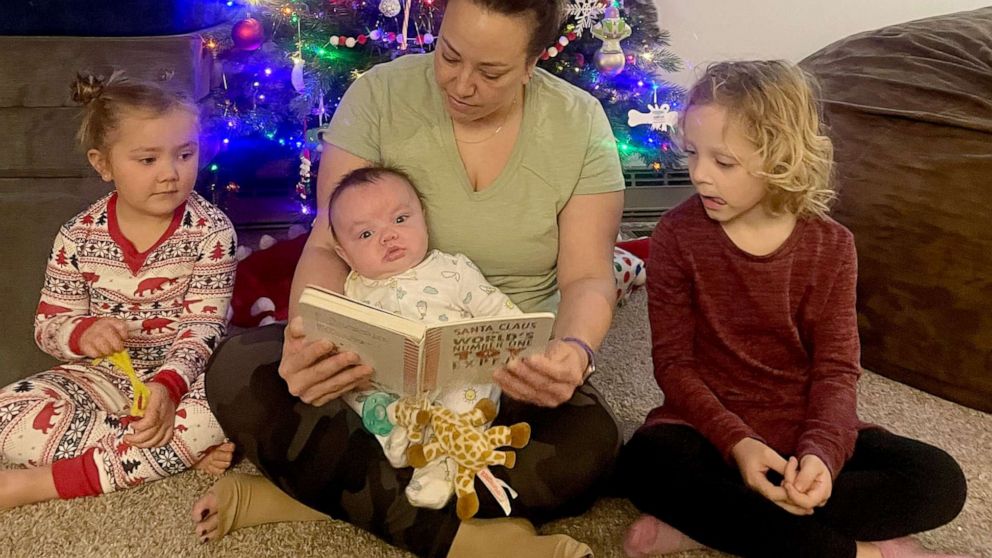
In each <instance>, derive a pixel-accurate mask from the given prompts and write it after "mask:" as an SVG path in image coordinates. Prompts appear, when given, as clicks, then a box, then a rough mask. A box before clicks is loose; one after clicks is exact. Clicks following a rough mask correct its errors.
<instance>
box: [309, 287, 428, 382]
mask: <svg viewBox="0 0 992 558" xmlns="http://www.w3.org/2000/svg"><path fill="white" fill-rule="evenodd" d="M308 293H309V294H313V293H310V292H309V291H304V296H301V297H300V307H299V308H300V315H301V316H302V317H303V328H304V331H305V332H306V335H307V337H308V338H311V339H320V338H324V339H329V340H330V341H332V342H334V343H335V344H336V345H337V346H338V348H339V350H340V351H353V352H356V353H358V354H359V356H361V358H362V362H363V363H364V364H367V365H369V366H371V367H372V369H373V370H375V373H374V374H373V376H372V381H373V383H374V384H376V389H380V390H382V391H387V392H390V393H395V394H399V395H403V394H413V393H417V369H418V366H419V362H420V358H421V355H420V339H419V338H414V337H410V336H407V335H404V334H402V333H399V332H396V331H392V330H390V329H387V328H385V327H378V326H376V325H373V324H370V323H368V322H366V321H364V319H367V318H368V316H367V315H362V316H353V315H350V314H348V312H349V311H350V310H349V309H348V308H347V307H342V306H338V305H328V304H326V302H327V301H326V300H324V301H321V300H316V299H315V298H314V297H312V296H307V295H308ZM342 298H343V297H342ZM396 318H399V317H398V316H396ZM399 319H403V318H399Z"/></svg>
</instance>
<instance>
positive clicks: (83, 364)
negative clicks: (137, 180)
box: [0, 193, 236, 497]
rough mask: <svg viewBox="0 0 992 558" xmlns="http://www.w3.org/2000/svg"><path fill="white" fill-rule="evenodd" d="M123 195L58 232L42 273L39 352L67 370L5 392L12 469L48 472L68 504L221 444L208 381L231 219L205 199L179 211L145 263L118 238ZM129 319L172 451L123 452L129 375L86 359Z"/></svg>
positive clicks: (227, 287) (137, 357)
mask: <svg viewBox="0 0 992 558" xmlns="http://www.w3.org/2000/svg"><path fill="white" fill-rule="evenodd" d="M115 208H116V194H110V195H108V196H105V197H104V198H102V199H101V200H99V201H97V202H96V203H94V204H93V205H92V206H90V207H89V208H88V209H87V210H85V211H83V212H82V213H80V214H79V215H77V216H76V217H74V218H73V219H72V220H70V221H69V222H68V223H66V224H65V225H63V226H62V228H61V230H60V231H59V234H58V236H57V238H56V240H55V245H54V247H53V248H52V253H51V255H50V257H49V260H48V264H47V267H46V270H45V283H44V287H43V288H42V291H41V301H40V303H39V304H38V310H37V314H36V316H35V328H34V329H35V341H36V342H37V344H38V346H39V347H40V348H41V349H42V350H43V351H45V352H46V353H48V354H50V355H52V356H53V357H55V358H57V359H59V360H60V361H62V363H63V364H60V365H58V366H55V367H54V368H51V369H49V370H46V371H44V372H41V373H38V374H35V375H33V376H30V377H28V378H26V379H24V380H21V381H19V382H16V383H14V384H11V385H9V386H7V387H5V388H3V390H0V451H2V452H3V457H4V459H5V460H6V461H8V462H12V463H19V464H24V465H29V466H39V465H47V464H52V465H53V475H54V477H55V484H56V488H57V489H58V491H59V495H60V496H62V497H74V496H83V495H92V494H99V493H106V492H112V491H114V490H119V489H122V488H127V487H130V486H135V485H138V484H140V483H142V482H148V481H152V480H158V479H160V478H163V477H166V476H169V475H172V474H176V473H179V472H181V471H183V470H185V469H187V468H189V467H190V466H191V465H193V464H194V463H196V462H197V461H198V460H199V459H200V458H201V457H202V456H203V455H204V454H205V453H206V452H207V451H209V450H210V449H211V448H212V447H214V446H216V445H218V444H220V443H222V442H223V441H224V434H223V432H222V431H221V428H220V426H219V425H218V424H217V421H216V420H215V419H214V417H213V415H212V414H211V413H210V409H209V407H208V406H207V402H206V397H205V395H204V390H203V372H204V369H205V367H206V364H207V361H208V359H209V357H210V354H211V352H212V351H213V349H214V347H215V346H216V345H217V344H218V342H219V341H220V339H221V337H222V336H223V334H224V330H225V328H226V314H227V309H228V305H229V303H230V300H231V294H232V291H233V288H234V272H235V266H236V260H235V257H234V253H235V248H236V240H235V233H234V228H233V226H232V225H231V222H230V220H228V218H227V217H226V216H225V215H224V214H223V213H222V212H221V211H220V210H218V209H217V208H215V207H214V206H212V205H210V204H209V203H207V201H206V200H204V199H203V198H202V197H200V196H199V195H198V194H195V193H194V194H191V195H190V197H189V199H188V200H187V201H186V203H184V204H183V205H181V206H180V207H179V208H177V209H176V212H175V215H174V217H173V220H172V223H171V224H170V226H169V228H168V229H167V230H166V232H165V234H163V235H162V237H161V239H159V241H158V242H157V243H156V244H155V245H154V246H152V247H151V248H150V249H148V250H147V251H145V252H140V253H139V252H138V251H137V250H136V249H135V247H134V246H133V245H132V244H131V242H130V241H128V240H127V238H125V237H124V235H123V234H122V233H121V231H120V228H119V226H118V223H117V219H116V211H115ZM105 317H116V318H121V319H123V320H126V322H127V324H128V339H127V341H126V342H125V346H126V347H127V349H128V351H129V353H130V355H131V359H132V362H133V364H134V368H135V371H136V372H137V373H138V376H139V377H141V378H142V380H144V381H145V382H158V383H160V384H162V385H164V386H165V387H166V388H167V389H168V391H169V393H170V396H171V397H172V399H173V401H174V402H176V403H177V406H176V417H175V424H174V436H173V438H172V441H171V442H169V443H168V444H166V445H165V446H163V447H160V448H149V449H141V448H136V447H132V446H130V445H128V444H127V443H125V442H124V440H123V438H124V435H125V434H127V433H128V432H129V429H128V425H129V424H130V422H132V421H133V420H136V419H135V418H133V417H129V416H128V413H129V410H130V404H131V399H132V396H133V393H132V388H131V385H130V382H129V381H128V379H127V377H126V376H125V375H124V373H123V372H122V371H120V370H118V369H117V368H115V367H114V366H113V365H112V364H110V363H109V362H106V361H104V362H101V363H100V364H94V363H93V362H92V361H91V360H90V359H89V358H86V357H85V356H84V355H82V354H81V352H80V348H79V340H80V338H81V337H82V334H83V333H84V332H85V331H86V329H87V328H88V327H90V326H91V325H92V324H93V323H94V322H95V321H96V320H98V319H99V318H105Z"/></svg>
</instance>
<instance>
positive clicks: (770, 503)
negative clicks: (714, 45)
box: [620, 62, 966, 558]
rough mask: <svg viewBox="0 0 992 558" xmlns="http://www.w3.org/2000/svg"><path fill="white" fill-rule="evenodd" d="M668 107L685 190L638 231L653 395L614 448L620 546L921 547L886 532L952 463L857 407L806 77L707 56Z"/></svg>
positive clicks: (947, 481)
mask: <svg viewBox="0 0 992 558" xmlns="http://www.w3.org/2000/svg"><path fill="white" fill-rule="evenodd" d="M681 124H682V125H681V130H682V131H683V134H684V137H683V141H684V149H685V152H686V154H687V155H688V161H689V170H690V173H691V176H692V182H693V184H694V185H695V187H696V190H697V195H695V196H693V197H692V198H690V199H688V200H686V202H684V203H683V204H681V205H680V206H678V207H677V208H675V209H673V210H672V211H670V212H669V213H666V214H665V216H664V217H663V218H662V220H661V222H660V223H659V224H658V226H657V228H656V229H655V231H654V234H653V236H652V240H651V252H650V263H649V264H648V269H649V270H650V272H649V273H648V296H649V314H650V321H651V333H652V339H653V349H652V351H653V354H652V356H653V359H654V370H655V377H656V378H657V381H658V384H659V386H660V387H661V389H662V390H663V391H664V393H665V402H664V405H663V406H661V407H658V408H656V409H654V410H653V411H652V412H651V413H650V414H649V415H648V419H647V422H646V423H645V425H644V426H643V427H641V429H640V430H639V431H638V432H637V433H636V434H635V435H634V437H633V439H631V441H630V442H629V443H628V444H627V446H626V447H625V448H624V450H623V452H622V454H621V463H620V470H621V474H620V478H621V479H624V481H623V482H624V483H625V484H626V489H627V493H628V494H629V497H630V499H631V500H632V501H633V502H634V504H635V505H636V506H637V507H638V508H639V509H640V510H641V511H643V512H644V513H645V514H648V515H644V516H642V517H641V518H640V519H639V520H637V522H636V523H634V525H633V526H632V527H631V528H630V530H629V531H628V533H627V536H626V540H625V542H624V549H625V551H626V552H627V554H628V556H647V555H651V554H663V553H667V552H675V551H681V550H688V549H691V548H697V547H700V546H702V545H705V546H708V547H711V548H714V549H717V550H720V551H723V552H728V553H732V554H739V555H744V556H823V557H855V556H857V557H859V558H860V557H879V556H882V557H885V558H894V557H899V556H904V557H905V556H936V555H933V554H927V553H926V552H925V551H923V550H922V549H921V548H920V547H919V546H917V545H916V543H915V542H914V541H913V540H912V539H909V538H905V537H906V536H907V535H909V534H911V533H915V532H919V531H924V530H927V529H933V528H935V527H938V526H940V525H943V524H945V523H947V522H949V521H951V520H952V519H953V518H954V517H955V516H956V515H957V514H958V512H959V511H960V510H961V508H962V506H963V505H964V500H965V493H966V488H965V480H964V476H963V475H962V472H961V469H960V468H959V467H958V465H957V463H956V462H955V461H954V459H952V458H951V457H950V456H949V455H947V454H946V453H944V452H943V451H942V450H940V449H937V448H935V447H932V446H928V445H926V444H923V443H921V442H918V441H915V440H910V439H907V438H903V437H900V436H897V435H895V434H892V433H889V432H887V431H885V430H883V429H881V428H878V427H874V426H871V425H868V424H865V423H862V422H861V421H860V420H859V419H858V416H857V412H856V396H857V391H856V384H857V380H858V375H859V373H860V365H859V359H860V349H859V343H858V329H857V327H858V324H857V316H856V311H855V284H856V275H857V272H856V267H857V259H856V255H855V249H854V240H853V237H852V236H851V233H850V232H849V231H848V230H847V229H846V228H844V227H843V226H842V225H840V224H838V223H837V222H836V221H833V220H832V219H830V218H829V217H827V215H826V213H827V207H828V203H829V202H830V201H831V199H832V198H833V197H834V193H833V191H832V190H831V184H830V171H831V165H832V153H833V150H832V146H831V143H830V140H829V139H828V138H826V137H825V136H824V135H822V132H821V128H820V122H819V118H818V114H817V108H816V106H815V103H814V100H813V94H812V92H811V87H810V85H809V83H808V81H807V79H806V77H805V76H804V75H803V73H802V72H801V71H800V70H799V69H797V68H795V67H791V66H789V65H788V64H786V63H783V62H735V63H720V64H715V65H713V66H711V67H710V68H708V69H707V71H706V73H705V75H704V76H703V77H702V78H701V79H700V81H699V82H698V83H697V84H696V85H695V86H694V87H693V88H692V90H691V91H690V93H689V97H688V102H687V104H686V111H685V112H684V114H683V118H682V123H681ZM900 537H902V538H900ZM697 541H698V542H697ZM873 541H880V542H873Z"/></svg>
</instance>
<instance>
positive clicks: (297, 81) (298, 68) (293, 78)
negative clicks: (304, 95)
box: [289, 55, 303, 93]
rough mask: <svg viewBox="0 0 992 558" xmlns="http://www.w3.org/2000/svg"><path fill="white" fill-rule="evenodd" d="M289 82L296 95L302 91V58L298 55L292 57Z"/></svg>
mask: <svg viewBox="0 0 992 558" xmlns="http://www.w3.org/2000/svg"><path fill="white" fill-rule="evenodd" d="M289 81H290V83H292V84H293V89H295V90H296V91H297V93H299V92H301V91H303V57H301V56H299V55H293V71H292V72H290V74H289Z"/></svg>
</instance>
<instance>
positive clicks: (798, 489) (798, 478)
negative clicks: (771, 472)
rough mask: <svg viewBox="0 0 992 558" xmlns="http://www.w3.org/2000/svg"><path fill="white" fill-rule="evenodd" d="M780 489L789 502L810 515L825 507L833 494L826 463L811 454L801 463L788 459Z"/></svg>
mask: <svg viewBox="0 0 992 558" xmlns="http://www.w3.org/2000/svg"><path fill="white" fill-rule="evenodd" d="M782 487H783V488H785V492H786V494H788V496H789V500H791V501H792V502H793V503H794V504H796V505H797V506H801V507H803V508H806V509H808V510H810V513H812V510H813V508H818V507H822V506H824V505H826V503H827V500H829V499H830V494H831V493H832V492H833V487H834V481H833V477H832V476H831V475H830V469H829V468H827V465H826V463H824V462H823V460H822V459H820V458H819V457H817V456H815V455H813V454H807V455H804V456H803V458H802V461H800V460H798V459H796V458H795V457H790V458H789V462H788V464H787V465H786V467H785V480H784V481H782Z"/></svg>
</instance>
